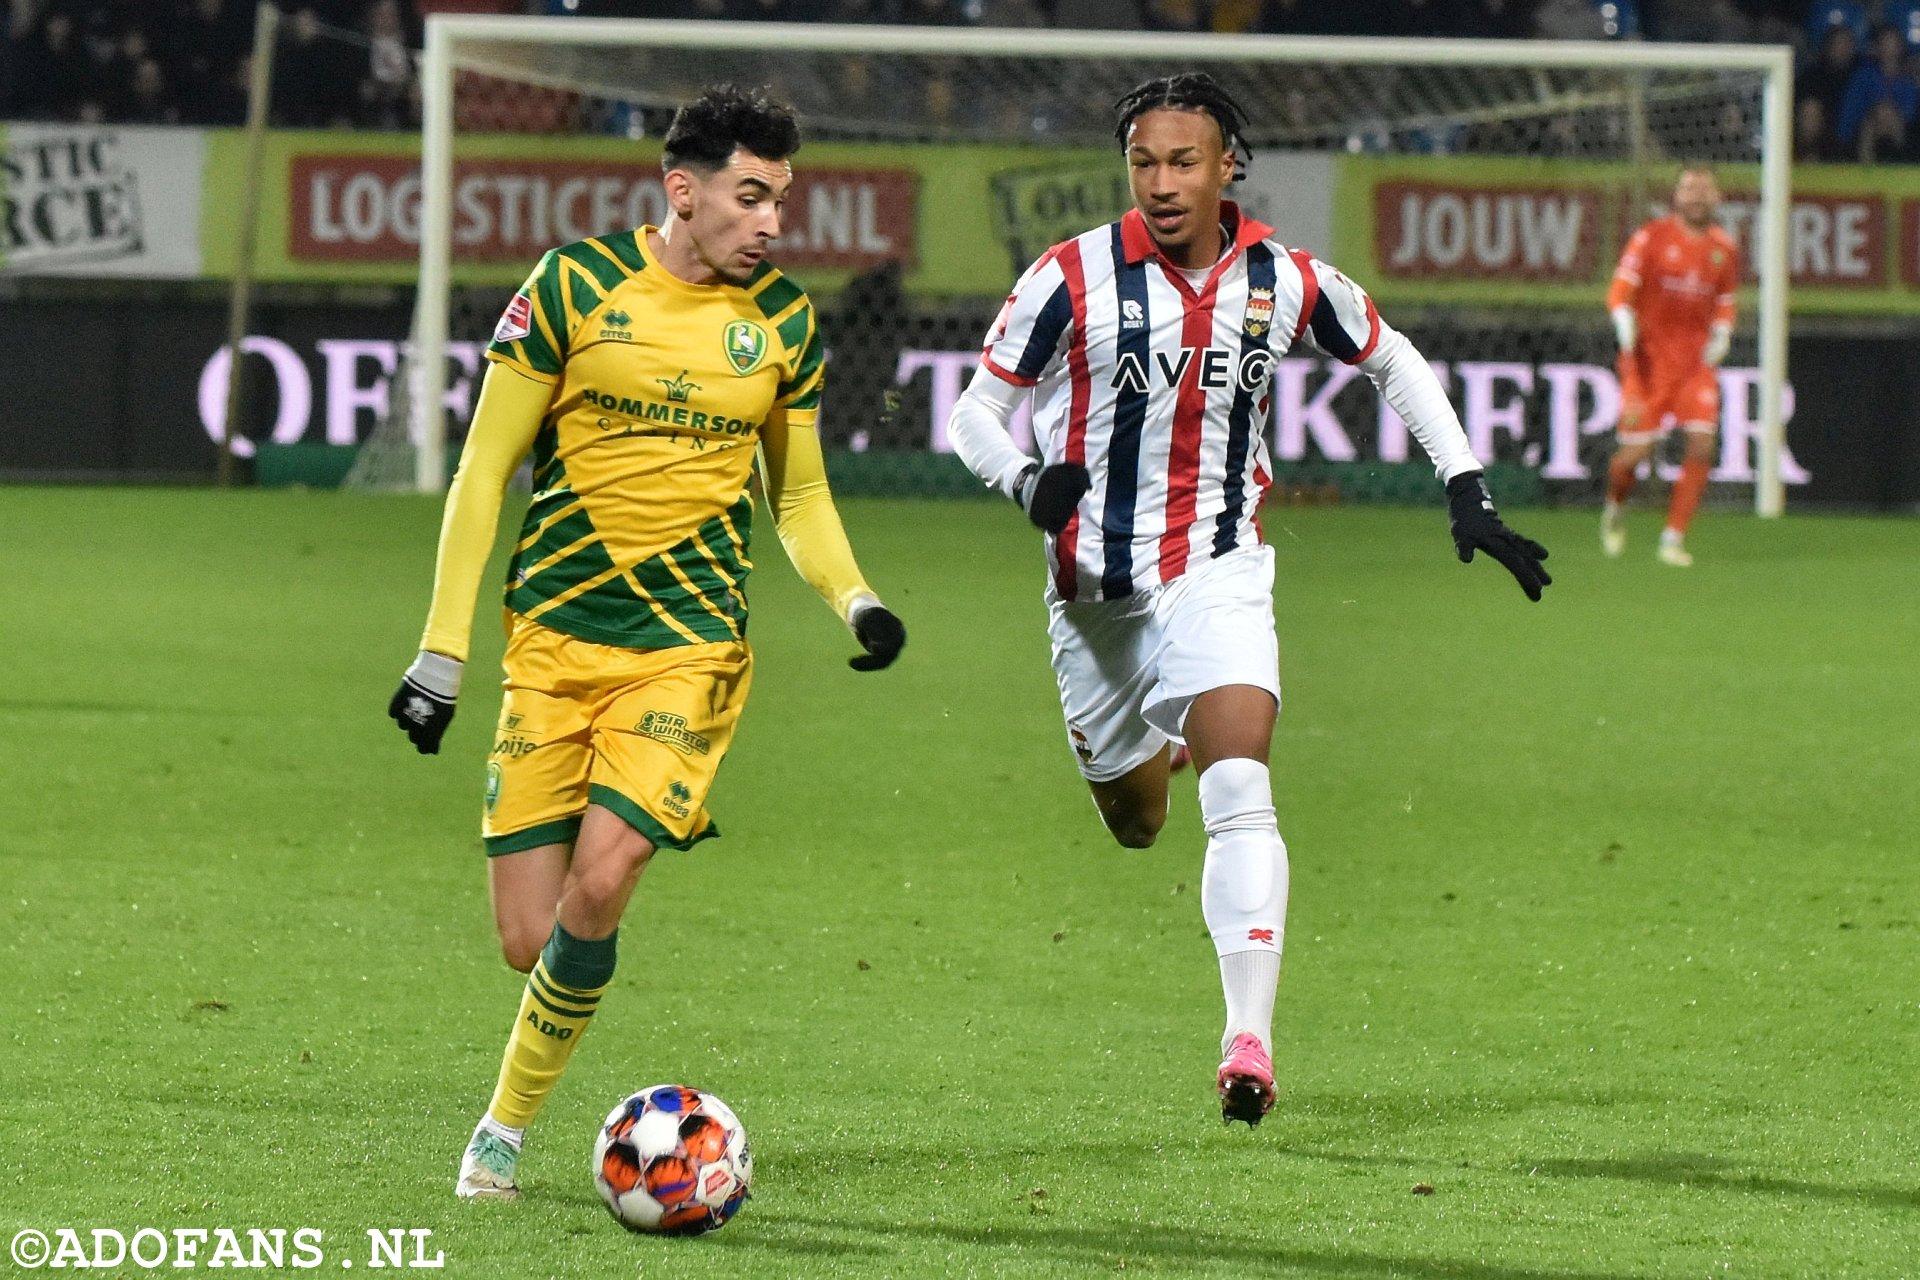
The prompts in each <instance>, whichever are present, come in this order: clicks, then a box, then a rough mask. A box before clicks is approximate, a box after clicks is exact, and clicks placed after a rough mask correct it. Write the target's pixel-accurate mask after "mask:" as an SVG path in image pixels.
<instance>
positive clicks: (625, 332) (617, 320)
mask: <svg viewBox="0 0 1920 1280" xmlns="http://www.w3.org/2000/svg"><path fill="white" fill-rule="evenodd" d="M600 319H601V322H602V323H603V324H604V325H605V326H606V327H605V328H603V329H601V330H600V336H601V337H603V338H612V339H615V340H616V341H620V342H631V341H633V317H632V316H630V315H628V314H627V313H626V312H624V311H609V312H607V313H606V314H605V315H604V316H601V317H600Z"/></svg>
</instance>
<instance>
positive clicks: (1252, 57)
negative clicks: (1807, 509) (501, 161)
mask: <svg viewBox="0 0 1920 1280" xmlns="http://www.w3.org/2000/svg"><path fill="white" fill-rule="evenodd" d="M506 44H513V45H527V44H555V45H568V46H573V47H599V48H620V47H629V48H639V47H649V46H651V47H656V48H705V49H723V50H733V51H741V50H749V51H750V50H756V49H758V50H767V51H769V52H775V51H808V52H822V53H855V54H858V53H870V54H886V53H898V54H919V55H928V54H935V55H939V54H945V55H959V56H966V55H974V56H981V57H1003V58H1074V59H1081V58H1099V57H1109V58H1136V59H1152V60H1155V61H1161V62H1168V63H1178V62H1181V61H1195V60H1207V59H1217V60H1231V61H1237V62H1247V63H1273V64H1321V63H1327V62H1341V63H1347V64H1358V65H1398V66H1425V67H1449V66H1452V67H1504V68H1515V67H1521V68H1535V69H1539V70H1583V69H1584V70H1611V71H1636V70H1638V71H1656V70H1670V71H1671V70H1711V71H1725V72H1734V71H1745V72H1752V73H1757V74H1759V75H1760V76H1761V77H1762V78H1763V84H1764V88H1763V90H1762V95H1761V122H1760V123H1761V131H1762V145H1761V148H1760V208H1759V212H1758V218H1757V230H1758V253H1757V255H1756V262H1755V266H1756V268H1757V274H1758V276H1759V306H1758V326H1757V327H1758V339H1759V365H1760V377H1759V388H1758V389H1759V396H1760V403H1759V418H1760V430H1761V441H1760V451H1759V452H1760V457H1759V468H1758V473H1757V481H1756V484H1755V486H1754V508H1755V510H1756V511H1757V512H1758V513H1759V514H1761V515H1763V516H1777V515H1780V514H1781V513H1782V512H1783V510H1784V508H1785V486H1784V483H1783V477H1782V474H1781V456H1782V453H1783V451H1784V448H1785V430H1784V423H1783V421H1782V418H1781V410H1782V398H1783V397H1782V391H1783V388H1784V385H1785V381H1786V355H1787V344H1786V337H1787V243H1788V242H1787V232H1788V207H1789V202H1790V189H1791V164H1792V158H1791V157H1792V117H1793V105H1792V91H1793V52H1792V50H1791V49H1790V48H1788V47H1787V46H1785V45H1750V44H1642V43H1633V42H1622V43H1612V42H1607V41H1548V40H1449V39H1411V38H1402V37H1392V36H1386V37H1343V36H1251V35H1234V36H1229V35H1214V34H1204V33H1177V32H1176V33H1168V32H1134V31H1059V30H1014V29H994V28H960V29H953V28H923V27H922V28H903V27H884V26H836V25H827V24H814V23H731V22H698V21H678V20H675V21H662V20H655V19H644V18H567V17H537V16H527V17H518V16H507V15H496V14H435V15H432V16H430V17H429V18H428V19H427V21H426V49H425V53H424V56H423V58H422V63H421V96H422V103H421V107H422V126H421V128H422V137H421V170H422V173H421V206H420V225H421V229H422V231H421V237H420V274H419V303H418V319H417V323H418V333H417V335H416V341H417V348H416V359H417V363H418V366H419V368H420V370H421V371H422V374H423V381H422V383H421V385H420V389H419V394H417V395H416V396H414V397H413V400H412V404H413V406H414V412H415V413H416V414H420V415H424V418H423V420H422V421H420V422H418V423H416V424H415V432H416V435H415V438H416V439H417V440H418V441H419V442H420V447H419V450H418V453H417V456H416V482H417V487H418V488H419V489H420V490H422V491H423V492H434V491H438V490H440V489H441V488H443V487H444V486H445V477H446V430H445V411H444V409H443V408H442V407H441V406H442V400H443V396H444V392H445V383H446V376H447V374H446V341H447V324H448V296H449V291H450V288H451V283H452V237H451V234H450V227H451V222H452V219H451V214H452V207H453V172H454V154H453V153H454V91H455V90H454V76H455V73H456V72H457V71H460V70H480V71H486V72H491V73H496V74H497V73H500V72H504V71H511V70H513V69H512V68H510V67H508V66H503V65H501V64H500V63H499V61H498V60H497V55H496V57H492V58H490V57H487V56H486V55H485V54H484V53H482V54H481V55H480V56H477V57H476V56H473V55H472V54H470V53H467V52H466V51H467V50H473V49H476V48H479V49H484V48H485V46H488V45H493V46H495V47H496V49H497V48H498V46H501V45H506Z"/></svg>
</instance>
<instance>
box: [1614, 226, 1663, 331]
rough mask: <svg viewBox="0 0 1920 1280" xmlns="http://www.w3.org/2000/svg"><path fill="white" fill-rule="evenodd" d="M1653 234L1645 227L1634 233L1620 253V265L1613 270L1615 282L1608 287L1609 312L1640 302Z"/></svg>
mask: <svg viewBox="0 0 1920 1280" xmlns="http://www.w3.org/2000/svg"><path fill="white" fill-rule="evenodd" d="M1652 238H1653V233H1652V232H1651V231H1649V230H1648V229H1647V228H1645V227H1641V228H1640V229H1639V230H1638V231H1636V232H1634V233H1633V235H1632V236H1631V237H1629V238H1628V240H1627V247H1626V248H1624V249H1622V250H1621V251H1620V263H1619V265H1618V266H1616V267H1614V269H1613V281H1612V282H1611V283H1610V284H1608V285H1607V310H1609V311H1612V310H1613V309H1614V308H1616V307H1631V306H1637V305H1638V304H1639V301H1640V281H1641V278H1642V277H1641V273H1642V271H1643V270H1644V269H1645V264H1646V257H1647V242H1648V241H1649V240H1651V239H1652Z"/></svg>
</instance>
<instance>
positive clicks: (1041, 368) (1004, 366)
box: [980, 253, 1073, 387]
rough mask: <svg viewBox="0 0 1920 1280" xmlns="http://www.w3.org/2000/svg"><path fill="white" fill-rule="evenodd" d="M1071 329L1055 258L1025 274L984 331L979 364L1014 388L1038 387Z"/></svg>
mask: <svg viewBox="0 0 1920 1280" xmlns="http://www.w3.org/2000/svg"><path fill="white" fill-rule="evenodd" d="M1072 328H1073V295H1072V292H1071V288H1070V286H1069V284H1068V283H1067V277H1066V272H1065V271H1064V270H1063V269H1062V267H1061V265H1060V261H1059V255H1058V254H1057V253H1049V254H1047V255H1046V256H1045V257H1043V258H1041V259H1040V261H1038V262H1036V263H1034V264H1033V265H1032V266H1031V267H1029V268H1027V272H1026V274H1025V275H1023V276H1021V277H1020V281H1019V283H1018V284H1016V285H1014V286H1013V292H1012V293H1011V294H1009V295H1007V301H1006V305H1004V306H1002V307H1001V308H1000V315H999V318H998V319H996V320H995V321H994V322H993V328H992V329H990V330H988V331H987V340H986V343H985V345H984V346H983V347H982V348H981V352H980V363H981V364H982V365H984V366H985V367H986V368H987V370H988V371H989V372H991V373H993V374H995V375H996V376H998V377H999V378H1000V379H1002V380H1003V381H1006V382H1010V383H1012V384H1013V385H1014V386H1016V387H1031V386H1033V385H1034V384H1035V383H1037V382H1039V381H1040V377H1041V375H1042V374H1044V373H1045V372H1046V371H1047V366H1048V365H1050V364H1052V363H1053V361H1054V360H1055V358H1056V357H1058V356H1059V354H1060V353H1061V351H1062V350H1064V345H1065V342H1066V341H1067V338H1068V335H1069V332H1070V331H1071V329H1072Z"/></svg>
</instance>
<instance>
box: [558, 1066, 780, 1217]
mask: <svg viewBox="0 0 1920 1280" xmlns="http://www.w3.org/2000/svg"><path fill="white" fill-rule="evenodd" d="M752 1181H753V1153H752V1152H751V1150H750V1149H749V1148H748V1146H747V1131H746V1130H745V1129H743V1128H741V1127H740V1120H739V1118H738V1117H737V1116H735V1115H734V1114H733V1110H732V1108H730V1107H728V1106H727V1104H726V1103H724V1102H722V1101H720V1099H718V1098H716V1097H714V1096H713V1095H712V1094H710V1093H702V1092H701V1091H700V1090H698V1089H690V1088H688V1087H687V1086H685V1085H681V1084H659V1085H653V1086H652V1087H650V1088H646V1089H642V1090H640V1092H638V1093H636V1094H633V1095H631V1096H630V1097H628V1098H626V1099H624V1100H622V1102H621V1103H620V1105H619V1106H617V1107H615V1108H614V1109H613V1111H612V1112H611V1113H610V1114H609V1115H608V1116H607V1122H606V1123H605V1124H603V1125H601V1126H600V1136H599V1139H598V1140H597V1141H595V1142H594V1144H593V1184H594V1186H596V1187H598V1188H599V1189H600V1198H601V1199H602V1200H605V1201H606V1202H607V1209H608V1211H609V1212H611V1213H612V1214H613V1216H614V1217H615V1218H616V1219H617V1220H618V1221H619V1222H620V1225H621V1226H623V1227H625V1228H627V1230H629V1231H645V1232H651V1233H655V1234H659V1235H678V1236H697V1235H701V1234H703V1233H705V1232H708V1231H717V1230H719V1229H720V1228H721V1227H723V1226H725V1225H726V1224H727V1222H728V1220H729V1219H731V1218H732V1217H733V1215H734V1214H736V1213H738V1212H739V1211H740V1206H741V1205H743V1204H745V1203H746V1200H747V1186H748V1184H749V1183H751V1182H752Z"/></svg>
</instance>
